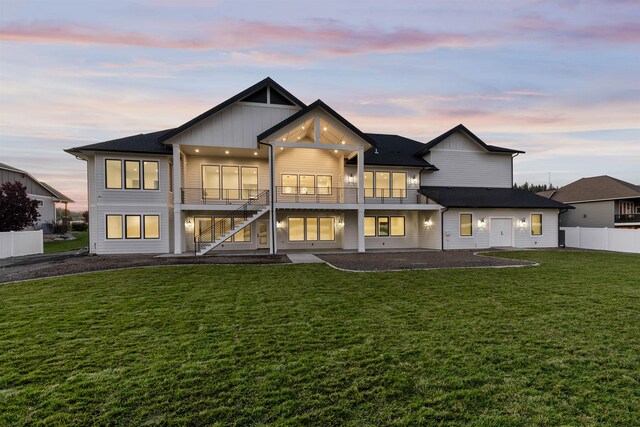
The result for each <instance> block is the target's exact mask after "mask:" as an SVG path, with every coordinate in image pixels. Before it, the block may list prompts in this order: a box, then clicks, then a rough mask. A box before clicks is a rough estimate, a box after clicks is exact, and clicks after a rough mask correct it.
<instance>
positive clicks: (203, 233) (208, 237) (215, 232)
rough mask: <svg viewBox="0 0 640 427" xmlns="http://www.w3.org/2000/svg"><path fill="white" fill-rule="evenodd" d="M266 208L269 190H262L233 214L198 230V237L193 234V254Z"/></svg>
mask: <svg viewBox="0 0 640 427" xmlns="http://www.w3.org/2000/svg"><path fill="white" fill-rule="evenodd" d="M267 206H269V190H264V191H262V192H261V193H258V194H257V195H256V196H255V197H252V198H251V200H249V201H248V202H247V203H245V204H244V205H242V206H240V207H238V208H237V209H236V210H234V211H233V212H231V213H229V214H227V215H226V216H224V217H222V218H220V219H218V220H217V221H213V223H212V224H211V226H210V227H208V228H206V229H205V230H200V233H199V234H198V235H196V234H195V233H194V236H193V242H194V246H195V253H196V254H197V253H198V252H200V248H201V247H202V245H205V244H208V243H214V242H216V241H217V240H220V239H222V237H224V236H225V235H226V234H227V233H229V232H230V231H231V230H233V229H234V228H235V227H236V226H238V225H240V224H241V223H243V222H245V221H246V220H247V219H249V217H250V216H252V215H255V213H256V212H258V211H261V210H262V209H264V208H266V207H267Z"/></svg>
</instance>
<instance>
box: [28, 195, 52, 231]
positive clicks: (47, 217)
mask: <svg viewBox="0 0 640 427" xmlns="http://www.w3.org/2000/svg"><path fill="white" fill-rule="evenodd" d="M28 196H29V198H30V199H32V200H38V201H41V202H42V206H38V212H39V213H40V218H38V221H37V222H36V224H35V226H34V228H35V229H39V228H40V227H42V225H43V224H51V223H53V222H55V219H56V204H55V202H54V201H53V198H51V197H47V196H39V195H35V194H28Z"/></svg>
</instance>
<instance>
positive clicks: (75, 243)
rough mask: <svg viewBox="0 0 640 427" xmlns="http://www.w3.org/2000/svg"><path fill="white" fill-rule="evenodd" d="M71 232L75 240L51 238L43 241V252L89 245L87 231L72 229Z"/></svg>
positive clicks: (47, 252) (75, 248) (72, 249)
mask: <svg viewBox="0 0 640 427" xmlns="http://www.w3.org/2000/svg"><path fill="white" fill-rule="evenodd" d="M71 234H73V235H74V236H76V239H75V240H51V241H48V242H45V243H44V253H45V254H50V253H54V252H64V251H74V250H80V249H82V248H86V247H87V246H89V232H88V231H74V232H72V233H71Z"/></svg>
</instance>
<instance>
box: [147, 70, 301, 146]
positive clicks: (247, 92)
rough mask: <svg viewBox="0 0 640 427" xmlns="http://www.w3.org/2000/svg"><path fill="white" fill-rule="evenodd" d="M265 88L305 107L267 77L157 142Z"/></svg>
mask: <svg viewBox="0 0 640 427" xmlns="http://www.w3.org/2000/svg"><path fill="white" fill-rule="evenodd" d="M267 86H271V87H273V88H274V89H276V90H277V91H278V92H281V93H282V94H283V95H284V96H286V97H287V98H289V99H290V100H291V101H292V102H293V103H294V104H296V105H297V106H298V107H300V108H304V107H305V106H306V105H305V104H304V103H303V102H302V101H300V100H299V99H298V98H296V97H295V96H294V95H293V94H292V93H291V92H289V91H288V90H286V89H285V88H283V87H282V86H280V85H279V84H278V83H276V82H275V80H273V79H272V78H271V77H267V78H266V79H264V80H262V81H259V82H258V83H256V84H254V85H253V86H251V87H249V88H247V89H245V90H243V91H242V92H240V93H238V94H237V95H234V96H232V97H231V98H229V99H227V100H226V101H224V102H222V103H220V104H218V105H216V106H215V107H213V108H212V109H210V110H207V111H205V112H204V113H202V114H200V115H199V116H198V117H195V118H193V119H191V120H189V121H188V122H186V123H185V124H183V125H181V126H178V127H177V128H175V129H170V130H169V131H168V132H167V133H166V134H165V135H162V136H161V137H160V138H159V141H160V142H164V141H166V140H168V139H169V138H172V137H174V136H176V135H178V134H179V133H181V132H183V131H184V130H186V129H188V128H190V127H191V126H193V125H195V124H197V123H200V122H201V121H203V120H204V119H206V118H209V117H211V116H213V115H214V114H215V113H217V112H218V111H221V110H223V109H225V108H227V107H228V106H230V105H231V104H234V103H236V102H238V101H240V100H242V99H243V98H246V97H247V96H249V95H251V94H253V93H255V92H257V91H259V90H261V89H264V88H266V87H267Z"/></svg>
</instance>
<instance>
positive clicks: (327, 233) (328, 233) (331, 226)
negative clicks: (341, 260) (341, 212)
mask: <svg viewBox="0 0 640 427" xmlns="http://www.w3.org/2000/svg"><path fill="white" fill-rule="evenodd" d="M335 221H336V219H335V218H332V217H331V218H320V240H335V239H336V226H335Z"/></svg>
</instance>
